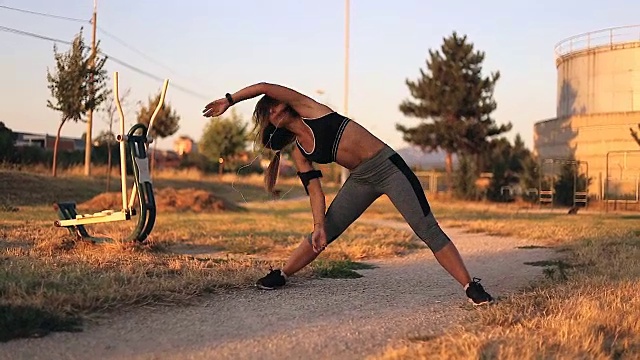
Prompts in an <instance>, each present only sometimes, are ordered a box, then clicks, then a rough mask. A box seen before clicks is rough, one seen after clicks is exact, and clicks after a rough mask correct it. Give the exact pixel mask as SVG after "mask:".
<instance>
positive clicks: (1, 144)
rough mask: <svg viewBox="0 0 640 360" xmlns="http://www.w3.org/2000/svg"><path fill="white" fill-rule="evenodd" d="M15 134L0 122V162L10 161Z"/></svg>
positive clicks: (13, 148)
mask: <svg viewBox="0 0 640 360" xmlns="http://www.w3.org/2000/svg"><path fill="white" fill-rule="evenodd" d="M15 141H16V134H14V132H13V131H11V129H9V128H8V127H6V126H5V125H4V123H3V122H2V121H0V161H10V160H11V159H12V157H13V154H14V150H15V147H14V142H15Z"/></svg>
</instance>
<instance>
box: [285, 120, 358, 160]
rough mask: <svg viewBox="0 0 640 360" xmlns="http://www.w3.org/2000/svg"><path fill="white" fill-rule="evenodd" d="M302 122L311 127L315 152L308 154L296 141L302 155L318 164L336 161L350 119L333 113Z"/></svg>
mask: <svg viewBox="0 0 640 360" xmlns="http://www.w3.org/2000/svg"><path fill="white" fill-rule="evenodd" d="M302 121H303V122H304V123H305V124H307V126H309V128H310V129H311V132H312V134H313V150H312V151H311V152H307V151H306V150H305V149H304V148H303V147H302V145H300V142H298V139H296V146H298V149H300V151H301V152H302V154H303V155H304V156H305V157H306V158H307V159H309V160H311V161H313V162H315V163H318V164H329V163H331V162H334V161H336V155H337V154H338V145H340V139H341V138H342V133H343V132H344V129H345V128H346V127H347V124H348V123H349V121H350V119H349V118H347V117H346V116H342V115H340V114H338V113H337V112H331V113H329V114H327V115H324V116H322V117H319V118H315V119H308V118H302Z"/></svg>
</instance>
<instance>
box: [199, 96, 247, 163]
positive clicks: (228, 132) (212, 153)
mask: <svg viewBox="0 0 640 360" xmlns="http://www.w3.org/2000/svg"><path fill="white" fill-rule="evenodd" d="M247 127H248V123H246V122H245V121H243V120H242V118H241V116H240V115H238V113H237V112H236V111H235V109H231V113H230V116H228V117H217V118H212V119H211V120H209V123H207V125H206V126H205V128H204V131H203V133H202V137H201V138H200V141H199V142H198V150H199V152H200V153H201V154H203V155H204V156H206V157H207V158H208V159H209V160H210V161H212V162H218V160H219V159H222V160H223V164H224V163H226V162H227V161H228V160H229V158H230V157H232V156H233V155H236V154H237V153H238V152H240V151H242V150H243V149H244V148H245V147H246V144H247V141H248V140H249V139H248V135H249V134H248V133H247ZM220 171H222V167H221V168H220Z"/></svg>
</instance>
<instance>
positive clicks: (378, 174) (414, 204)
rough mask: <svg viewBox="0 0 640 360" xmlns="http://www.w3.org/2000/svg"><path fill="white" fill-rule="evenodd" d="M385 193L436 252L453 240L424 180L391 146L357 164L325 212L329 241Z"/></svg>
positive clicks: (421, 237) (417, 233) (418, 234)
mask: <svg viewBox="0 0 640 360" xmlns="http://www.w3.org/2000/svg"><path fill="white" fill-rule="evenodd" d="M383 194H384V195H387V196H388V197H389V199H390V200H391V202H392V203H393V205H394V206H395V207H396V209H398V211H399V212H400V214H401V215H402V216H403V217H404V219H405V221H407V223H408V224H409V226H410V227H411V229H412V230H413V231H414V233H415V234H416V235H417V236H418V237H419V238H420V239H421V240H422V241H424V242H425V244H427V246H429V248H430V249H431V250H432V251H434V252H435V251H438V250H440V249H442V247H444V246H445V245H447V244H448V243H449V242H450V239H449V237H448V236H447V235H446V234H445V233H444V232H443V231H442V229H441V228H440V226H439V225H438V223H437V221H436V219H435V217H434V216H433V214H432V212H431V208H430V206H429V202H428V201H427V198H426V196H425V194H424V191H423V190H422V187H421V186H420V181H419V180H418V178H417V177H416V175H415V174H414V173H413V172H412V171H411V169H410V168H409V167H408V166H407V164H406V163H405V162H404V160H403V159H402V157H400V155H399V154H397V153H396V152H395V151H394V150H393V149H391V148H390V147H388V146H387V147H385V148H383V149H382V150H381V151H380V152H378V153H377V154H376V155H375V156H373V157H372V158H371V159H369V160H366V161H365V162H363V163H362V164H360V165H359V166H358V167H356V168H355V169H354V170H353V171H352V172H351V174H350V175H349V178H348V179H347V181H346V182H345V184H344V186H343V187H342V188H341V189H340V191H338V194H337V195H336V197H335V199H334V200H333V201H332V202H331V205H329V208H328V209H327V213H326V215H325V224H326V226H325V229H326V232H327V241H328V242H329V243H331V242H332V241H334V240H335V239H336V238H338V236H340V235H341V234H342V233H343V232H344V231H345V230H346V229H347V228H348V227H349V225H351V224H352V223H353V222H354V221H355V220H356V219H357V218H358V217H360V215H362V213H363V212H364V211H365V210H366V209H367V208H368V207H369V206H370V205H371V204H372V203H373V202H374V201H375V200H376V199H377V198H379V197H380V196H381V195H383ZM308 239H309V240H311V236H309V237H308Z"/></svg>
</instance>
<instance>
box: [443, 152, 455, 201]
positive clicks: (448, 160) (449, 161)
mask: <svg viewBox="0 0 640 360" xmlns="http://www.w3.org/2000/svg"><path fill="white" fill-rule="evenodd" d="M452 157H453V155H452V153H451V152H450V151H447V152H446V156H445V159H444V165H445V171H446V172H447V188H448V191H451V190H453V158H452Z"/></svg>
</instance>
